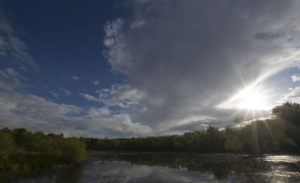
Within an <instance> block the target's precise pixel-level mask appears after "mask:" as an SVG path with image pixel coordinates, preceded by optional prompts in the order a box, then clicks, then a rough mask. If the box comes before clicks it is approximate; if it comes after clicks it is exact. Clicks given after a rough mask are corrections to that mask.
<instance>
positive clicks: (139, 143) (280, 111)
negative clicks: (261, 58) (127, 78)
mask: <svg viewBox="0 0 300 183" xmlns="http://www.w3.org/2000/svg"><path fill="white" fill-rule="evenodd" d="M272 112H273V114H274V115H275V116H276V118H274V119H267V120H258V121H255V122H252V123H251V124H248V125H246V126H244V127H242V128H231V127H228V128H226V129H225V130H220V129H218V128H216V127H212V126H211V127H209V128H207V129H206V130H203V131H195V132H187V133H185V134H184V135H171V136H161V137H146V138H129V139H107V138H105V139H97V138H81V140H83V141H85V142H86V144H87V149H88V150H110V151H137V152H143V151H154V152H197V153H246V154H252V155H261V154H265V153H300V105H299V104H296V103H284V104H282V105H281V106H277V107H275V108H274V109H273V110H272Z"/></svg>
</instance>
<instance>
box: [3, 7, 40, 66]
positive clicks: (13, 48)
mask: <svg viewBox="0 0 300 183" xmlns="http://www.w3.org/2000/svg"><path fill="white" fill-rule="evenodd" d="M16 32H17V31H16V30H15V28H14V27H13V25H12V22H10V21H9V20H8V19H7V17H5V15H4V11H3V10H2V9H1V8H0V56H13V57H14V58H15V59H16V60H17V63H18V64H20V67H21V68H23V69H26V67H25V65H30V66H32V67H33V68H35V69H36V68H37V65H36V64H35V63H34V61H33V58H32V57H31V55H30V54H29V53H28V51H27V50H28V49H27V45H26V44H25V43H24V42H23V41H22V40H21V39H20V38H19V37H18V36H17V33H16ZM24 64H25V65H24Z"/></svg>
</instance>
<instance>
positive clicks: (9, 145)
mask: <svg viewBox="0 0 300 183" xmlns="http://www.w3.org/2000/svg"><path fill="white" fill-rule="evenodd" d="M14 148H15V142H14V139H13V138H12V136H11V134H9V133H6V132H2V131H0V151H10V150H13V149H14Z"/></svg>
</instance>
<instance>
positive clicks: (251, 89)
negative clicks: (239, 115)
mask: <svg viewBox="0 0 300 183" xmlns="http://www.w3.org/2000/svg"><path fill="white" fill-rule="evenodd" d="M271 106H272V105H271V104H270V98H269V91H268V90H263V89H262V88H261V87H258V86H255V85H250V86H248V87H245V88H243V89H241V90H240V91H238V92H237V93H235V94H234V95H233V96H232V97H231V98H229V99H228V100H226V101H224V102H223V103H221V104H219V105H217V107H218V108H223V109H238V110H248V111H257V110H269V109H271Z"/></svg>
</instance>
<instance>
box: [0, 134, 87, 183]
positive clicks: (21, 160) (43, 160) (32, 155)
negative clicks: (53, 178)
mask: <svg viewBox="0 0 300 183" xmlns="http://www.w3.org/2000/svg"><path fill="white" fill-rule="evenodd" d="M85 153H86V145H85V143H84V142H81V141H80V140H79V139H75V138H64V137H63V135H62V134H61V135H55V134H47V135H46V134H44V133H43V132H36V133H32V132H29V131H26V130H25V129H23V128H22V129H14V130H10V129H8V128H4V129H1V130H0V179H1V180H5V179H6V178H8V179H9V178H11V177H13V178H15V177H17V176H26V175H31V174H32V173H34V172H35V171H40V170H43V169H49V168H53V167H56V166H58V165H69V164H76V163H79V162H80V161H82V160H83V159H84V158H85Z"/></svg>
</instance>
